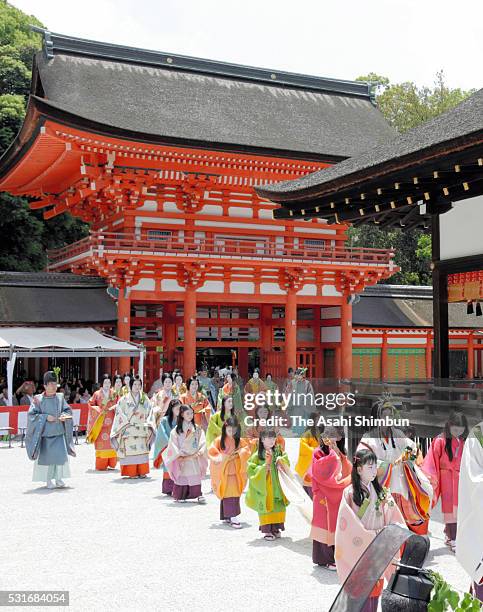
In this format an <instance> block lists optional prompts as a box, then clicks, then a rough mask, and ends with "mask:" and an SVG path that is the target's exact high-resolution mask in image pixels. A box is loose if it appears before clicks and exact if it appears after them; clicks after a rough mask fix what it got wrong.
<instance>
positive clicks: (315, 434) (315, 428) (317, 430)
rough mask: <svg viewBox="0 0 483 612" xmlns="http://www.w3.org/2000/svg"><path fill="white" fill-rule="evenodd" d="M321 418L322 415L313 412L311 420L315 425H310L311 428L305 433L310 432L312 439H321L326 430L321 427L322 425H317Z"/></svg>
mask: <svg viewBox="0 0 483 612" xmlns="http://www.w3.org/2000/svg"><path fill="white" fill-rule="evenodd" d="M319 417H320V415H319V413H318V412H311V413H310V416H309V419H310V420H311V422H312V423H313V425H310V427H307V429H306V430H305V433H309V432H310V435H311V436H312V438H315V439H316V440H318V439H319V436H320V434H321V433H322V431H323V430H324V428H323V427H321V426H320V425H317V423H318V422H319Z"/></svg>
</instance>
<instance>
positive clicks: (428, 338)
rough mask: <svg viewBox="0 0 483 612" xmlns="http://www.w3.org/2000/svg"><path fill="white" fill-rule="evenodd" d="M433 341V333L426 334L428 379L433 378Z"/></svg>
mask: <svg viewBox="0 0 483 612" xmlns="http://www.w3.org/2000/svg"><path fill="white" fill-rule="evenodd" d="M432 353H433V341H432V337H431V332H428V333H427V334H426V378H427V379H428V380H429V379H430V378H432V377H433V354H432Z"/></svg>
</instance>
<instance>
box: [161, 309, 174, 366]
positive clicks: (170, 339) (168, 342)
mask: <svg viewBox="0 0 483 612" xmlns="http://www.w3.org/2000/svg"><path fill="white" fill-rule="evenodd" d="M163 318H164V320H165V325H164V333H165V336H164V346H165V351H164V353H163V357H165V358H166V359H167V362H166V363H165V364H162V365H163V367H164V368H165V369H167V370H172V369H173V368H174V351H175V349H176V342H177V340H178V330H177V325H176V302H168V303H166V304H165V305H164V310H163Z"/></svg>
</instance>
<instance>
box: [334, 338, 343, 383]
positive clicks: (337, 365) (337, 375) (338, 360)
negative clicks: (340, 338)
mask: <svg viewBox="0 0 483 612" xmlns="http://www.w3.org/2000/svg"><path fill="white" fill-rule="evenodd" d="M334 351H335V355H334V357H335V361H334V378H335V379H339V378H342V369H341V358H340V356H341V352H342V351H341V350H340V344H339V345H338V346H336V347H335V349H334Z"/></svg>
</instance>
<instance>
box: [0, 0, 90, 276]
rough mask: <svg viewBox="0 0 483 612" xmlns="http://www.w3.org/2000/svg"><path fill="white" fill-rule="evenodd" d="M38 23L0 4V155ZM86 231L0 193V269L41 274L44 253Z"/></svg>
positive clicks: (22, 90)
mask: <svg viewBox="0 0 483 612" xmlns="http://www.w3.org/2000/svg"><path fill="white" fill-rule="evenodd" d="M31 24H33V25H37V26H42V24H41V23H40V21H39V20H38V19H36V18H35V17H33V16H31V15H26V14H25V13H23V12H22V11H20V10H19V9H17V8H15V7H14V6H12V5H11V4H9V3H8V2H6V0H0V155H2V154H3V153H4V152H5V150H6V149H7V148H8V146H9V145H10V143H11V142H12V141H13V140H14V138H15V136H16V134H17V133H18V131H19V130H20V128H21V125H22V121H23V118H24V117H25V111H26V107H27V97H28V94H29V91H30V80H31V74H32V58H33V55H34V53H35V52H36V51H37V50H38V49H40V47H41V36H40V35H39V34H38V33H36V32H32V30H31V29H30V25H31ZM87 230H88V226H87V225H86V224H85V223H82V222H81V221H79V220H78V219H74V218H73V217H72V216H71V215H69V214H64V215H61V216H59V217H56V218H54V219H52V220H49V221H47V222H46V221H44V220H43V218H42V214H41V213H39V212H35V211H31V210H30V208H29V205H28V201H27V200H26V199H25V198H19V197H14V196H12V195H9V194H6V193H0V233H1V235H2V252H1V254H0V269H2V270H14V271H23V272H27V271H35V270H42V269H43V268H45V265H46V263H47V259H46V253H45V250H46V249H47V248H55V247H58V246H62V245H64V244H68V243H69V242H74V241H75V240H78V239H79V238H81V237H83V236H85V235H86V233H87Z"/></svg>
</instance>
